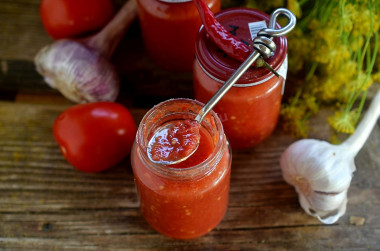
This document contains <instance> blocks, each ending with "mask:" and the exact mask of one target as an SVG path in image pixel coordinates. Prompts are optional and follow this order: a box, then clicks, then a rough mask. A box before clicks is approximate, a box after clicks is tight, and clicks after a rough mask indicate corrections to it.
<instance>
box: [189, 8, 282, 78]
mask: <svg viewBox="0 0 380 251" xmlns="http://www.w3.org/2000/svg"><path fill="white" fill-rule="evenodd" d="M215 17H216V18H217V20H218V21H219V22H220V23H221V24H222V25H223V26H224V27H225V28H226V29H227V31H229V32H231V33H232V34H233V35H235V36H236V37H237V38H238V39H240V40H241V41H242V42H243V43H245V44H246V45H247V46H248V47H249V48H251V49H252V50H253V45H252V40H253V39H254V37H252V35H251V32H252V27H253V25H252V24H253V23H257V22H262V21H265V23H266V26H268V23H269V15H268V14H266V13H264V12H261V11H258V10H254V9H249V8H231V9H227V10H224V11H222V12H219V13H217V14H216V15H215ZM250 24H251V25H250ZM250 27H251V29H250ZM276 28H281V27H280V25H279V24H276ZM257 31H258V30H257ZM257 31H256V32H257ZM273 41H274V42H275V43H276V46H277V49H276V51H275V52H274V54H273V55H272V56H271V57H269V58H268V59H265V61H266V62H267V63H268V64H269V65H271V67H272V68H273V69H275V70H278V69H279V68H280V67H281V65H282V63H283V62H284V60H285V58H286V53H287V40H286V37H285V36H282V37H276V38H273ZM195 50H196V56H197V59H198V61H199V63H200V65H201V67H202V68H203V69H204V70H205V71H206V73H207V74H209V75H211V76H212V77H213V78H215V79H218V80H221V81H223V82H224V81H226V80H227V79H228V78H229V77H230V76H231V75H232V74H233V73H234V72H235V71H236V69H237V68H238V67H239V66H240V64H241V63H242V62H239V61H237V60H235V59H233V58H231V57H229V56H227V55H226V54H225V53H224V52H223V51H222V50H221V49H220V48H219V47H218V46H217V45H216V44H215V43H214V42H213V41H212V39H211V38H210V37H209V36H208V34H207V32H206V29H205V28H204V26H202V27H201V29H200V30H199V33H198V37H197V41H196V45H195ZM271 75H273V73H272V72H270V71H269V70H268V69H267V68H265V67H259V68H257V67H254V66H252V67H250V68H249V69H248V70H247V71H246V72H245V73H244V74H243V76H242V77H241V78H240V79H239V81H238V83H239V84H250V83H253V82H258V81H262V80H264V79H266V78H268V77H270V76H271Z"/></svg>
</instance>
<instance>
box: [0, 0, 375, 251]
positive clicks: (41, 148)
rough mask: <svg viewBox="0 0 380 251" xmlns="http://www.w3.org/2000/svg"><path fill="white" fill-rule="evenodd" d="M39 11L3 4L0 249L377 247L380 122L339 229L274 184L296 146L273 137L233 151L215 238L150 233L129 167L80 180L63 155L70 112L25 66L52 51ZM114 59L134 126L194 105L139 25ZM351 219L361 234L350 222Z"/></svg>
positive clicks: (359, 160)
mask: <svg viewBox="0 0 380 251" xmlns="http://www.w3.org/2000/svg"><path fill="white" fill-rule="evenodd" d="M38 2H39V1H37V0H17V1H10V0H0V20H1V21H0V63H1V64H0V66H1V67H0V100H1V101H0V249H1V250H128V249H149V250H152V249H153V250H161V249H168V250H172V249H176V250H182V249H190V250H192V249H207V250H208V249H220V250H230V249H232V250H241V249H247V250H252V249H258V250H262V249H264V250H268V249H269V250H272V249H276V250H332V249H339V250H342V249H343V250H379V249H380V151H379V147H380V123H379V122H378V123H377V125H376V126H375V129H374V130H373V132H372V134H371V136H370V138H369V140H368V141H367V143H366V144H365V146H364V148H363V149H362V150H361V151H360V153H359V154H358V156H357V157H356V160H355V162H356V166H357V171H356V172H355V175H354V178H353V180H352V184H351V187H350V190H349V193H348V199H349V202H348V207H347V212H346V214H345V215H344V216H343V217H342V218H341V219H340V220H339V221H338V222H337V223H336V224H332V225H323V224H321V223H320V222H319V221H318V220H316V219H315V218H312V217H310V216H308V215H306V213H304V211H303V210H302V209H301V208H300V206H299V204H298V197H297V194H296V192H295V191H294V189H293V188H292V187H291V186H289V185H288V184H286V183H285V182H284V180H283V179H282V175H281V170H280V166H279V157H280V155H281V153H282V152H283V151H284V149H285V148H286V147H287V146H288V145H289V144H290V143H291V142H293V141H294V140H295V139H293V138H291V137H290V136H289V135H286V134H285V133H284V132H283V131H281V129H280V128H278V129H277V130H276V131H275V132H274V134H273V135H272V136H271V137H270V138H269V139H268V140H266V141H265V142H264V143H262V144H260V145H259V146H257V147H255V148H253V149H251V150H248V151H244V152H234V153H233V164H232V177H231V189H230V202H229V207H228V211H227V214H226V216H225V217H224V219H223V221H222V222H221V223H220V224H219V225H218V226H217V228H216V229H214V230H213V231H212V232H210V233H209V234H207V235H205V236H204V237H201V238H198V239H194V240H190V241H179V240H174V239H170V238H168V237H165V236H163V235H161V234H158V233H157V232H155V231H154V230H153V229H151V228H150V227H149V225H148V224H147V223H146V222H145V221H144V219H143V217H142V216H141V214H140V212H139V205H138V201H137V197H136V193H135V186H134V181H133V174H132V171H131V165H130V160H129V157H127V158H125V159H124V160H123V161H122V162H121V163H119V164H118V165H117V166H115V167H113V168H111V169H109V170H107V171H105V172H102V173H97V174H87V173H82V172H79V171H77V170H75V169H74V168H73V167H72V166H70V165H69V164H68V163H67V162H66V161H65V160H64V158H63V157H62V155H61V153H60V151H59V149H58V146H57V144H56V142H55V141H54V138H53V136H52V132H51V127H52V123H53V121H54V119H55V118H56V117H57V115H58V114H59V113H60V112H61V111H63V110H64V109H65V108H67V107H69V106H71V105H72V103H70V102H69V101H67V100H66V99H64V98H62V97H61V95H60V94H59V93H58V92H56V91H55V90H52V89H50V88H49V87H48V86H47V85H46V84H44V83H43V80H42V78H41V77H40V76H39V75H38V74H37V73H36V72H35V70H34V65H33V63H32V58H33V56H34V55H35V53H36V52H37V51H38V49H39V48H41V47H42V46H43V45H45V44H48V43H50V42H51V39H50V38H48V37H47V35H46V34H45V33H44V31H43V29H42V27H41V24H40V21H39V14H38ZM119 2H120V1H119ZM121 2H122V1H121ZM136 48H137V49H136ZM136 51H137V52H138V53H136ZM117 54H118V57H115V58H114V59H113V61H114V62H115V63H116V64H117V65H118V68H119V70H120V72H121V74H122V80H123V86H122V93H121V95H120V97H119V99H118V102H120V103H122V104H124V105H125V106H127V107H128V108H129V109H130V110H131V112H132V113H133V115H134V118H135V120H136V123H139V121H140V119H141V117H142V116H143V115H144V113H145V112H146V111H147V109H148V108H150V107H151V106H152V105H154V104H156V103H158V102H160V101H162V100H166V99H168V98H171V97H192V80H191V74H180V73H178V74H172V73H168V72H164V71H162V70H160V69H157V68H156V67H155V66H154V65H152V64H151V63H150V62H149V59H148V58H147V57H146V56H145V55H144V52H143V48H142V46H141V39H140V33H139V29H138V24H137V23H136V24H134V26H132V28H131V29H130V31H129V32H128V34H127V36H126V38H125V39H124V41H123V42H122V46H120V47H119V48H118V53H117ZM324 114H325V113H322V114H321V116H320V117H319V118H316V119H315V120H314V121H313V126H312V129H313V132H312V135H311V136H312V137H315V138H322V139H328V135H329V130H328V128H327V126H326V121H325V119H324ZM353 217H359V219H364V220H365V222H364V224H358V225H355V224H354V223H353V222H350V220H352V219H353Z"/></svg>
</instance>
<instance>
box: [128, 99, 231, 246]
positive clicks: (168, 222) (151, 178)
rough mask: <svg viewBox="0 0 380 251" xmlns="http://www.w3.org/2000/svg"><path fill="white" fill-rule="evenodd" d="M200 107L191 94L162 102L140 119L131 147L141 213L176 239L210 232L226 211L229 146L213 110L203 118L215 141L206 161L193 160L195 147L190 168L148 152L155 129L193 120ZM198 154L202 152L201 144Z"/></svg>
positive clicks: (208, 136) (208, 133)
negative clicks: (166, 162)
mask: <svg viewBox="0 0 380 251" xmlns="http://www.w3.org/2000/svg"><path fill="white" fill-rule="evenodd" d="M202 106H203V104H201V103H200V102H198V101H195V100H189V99H172V100H168V101H165V102H163V103H160V104H159V105H157V106H155V107H154V108H152V109H151V110H150V111H149V112H148V113H147V114H146V115H145V116H144V118H143V119H142V121H141V123H140V126H139V128H138V131H137V136H136V142H135V144H134V146H133V148H132V154H131V161H132V168H133V172H134V176H135V182H136V186H137V191H138V196H139V199H140V203H141V204H140V208H141V212H142V214H143V216H144V218H145V219H146V221H147V222H148V223H149V224H150V225H151V226H152V227H153V228H154V229H156V230H157V231H158V232H160V233H162V234H165V235H167V236H170V237H173V238H178V239H190V238H195V237H199V236H201V235H204V234H206V233H207V232H209V231H211V230H212V229H213V228H214V227H215V226H216V225H217V224H218V223H219V222H220V221H221V220H222V218H223V216H224V214H225V212H226V210H227V205H228V194H229V185H230V169H231V149H230V147H229V144H228V142H227V140H226V137H225V135H224V132H223V127H222V124H221V122H220V120H219V118H218V116H217V115H216V114H215V113H214V112H210V113H209V114H208V115H207V116H206V118H205V119H204V120H203V121H202V131H203V132H205V134H207V135H206V136H207V139H208V141H207V142H209V143H210V144H211V148H209V149H210V154H209V156H208V157H207V155H206V156H202V155H201V157H204V158H206V159H205V160H203V161H201V162H200V163H197V161H196V159H195V162H194V158H193V160H191V158H192V157H193V156H196V154H197V152H195V153H194V154H193V155H192V156H191V157H189V159H188V160H186V161H190V162H188V163H191V164H188V166H187V167H185V165H182V166H178V165H181V164H182V163H181V164H177V165H174V166H164V165H158V164H154V163H152V162H151V161H150V160H149V159H148V156H147V153H146V148H147V144H148V142H149V140H150V138H151V137H152V136H153V134H154V132H155V130H156V129H158V128H159V127H160V126H161V125H163V124H165V123H167V122H169V121H172V120H178V119H194V118H195V116H196V114H197V113H198V111H199V110H200V109H201V107H202ZM201 135H202V134H201ZM202 137H203V136H202ZM201 141H202V138H201ZM201 143H202V142H201ZM201 147H202V146H201V145H200V146H199V147H198V149H200V148H201ZM199 153H200V154H203V155H204V152H202V149H200V152H199ZM199 153H198V154H199ZM198 156H199V155H198ZM198 156H196V157H195V158H198ZM183 163H184V162H183Z"/></svg>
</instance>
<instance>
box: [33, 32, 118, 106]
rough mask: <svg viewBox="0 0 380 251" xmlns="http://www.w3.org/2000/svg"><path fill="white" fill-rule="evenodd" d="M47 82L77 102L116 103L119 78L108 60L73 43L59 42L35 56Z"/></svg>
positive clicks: (46, 47)
mask: <svg viewBox="0 0 380 251" xmlns="http://www.w3.org/2000/svg"><path fill="white" fill-rule="evenodd" d="M34 62H35V65H36V69H37V71H38V72H39V73H40V74H41V75H42V76H44V80H45V82H46V83H47V84H48V85H50V86H51V87H53V88H55V89H58V90H59V91H60V92H61V93H62V94H63V95H64V96H65V97H66V98H68V99H69V100H71V101H73V102H76V103H86V102H97V101H115V100H116V98H117V96H118V94H119V77H118V74H117V72H116V69H115V67H114V66H113V65H112V64H111V63H110V62H109V61H108V59H107V58H105V57H104V56H102V55H100V54H99V53H97V52H96V51H94V50H91V49H88V48H87V47H85V46H84V45H83V44H81V43H79V42H76V41H73V40H67V39H62V40H57V41H56V42H55V43H53V44H51V45H48V46H45V47H44V48H42V49H41V50H40V51H39V52H38V54H37V55H36V57H35V60H34Z"/></svg>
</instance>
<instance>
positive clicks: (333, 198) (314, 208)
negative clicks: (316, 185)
mask: <svg viewBox="0 0 380 251" xmlns="http://www.w3.org/2000/svg"><path fill="white" fill-rule="evenodd" d="M299 202H300V205H301V207H302V208H303V210H305V212H306V213H307V214H309V215H311V216H313V217H316V218H318V220H319V221H321V222H322V223H324V224H333V223H335V222H336V221H338V219H339V218H340V217H341V216H343V215H344V214H345V212H346V207H347V190H345V191H343V192H341V193H339V194H337V195H323V194H319V195H318V194H317V195H312V196H308V197H305V196H304V195H303V194H301V193H299Z"/></svg>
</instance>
